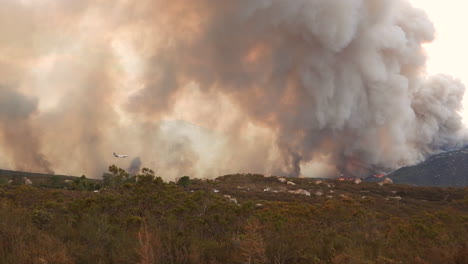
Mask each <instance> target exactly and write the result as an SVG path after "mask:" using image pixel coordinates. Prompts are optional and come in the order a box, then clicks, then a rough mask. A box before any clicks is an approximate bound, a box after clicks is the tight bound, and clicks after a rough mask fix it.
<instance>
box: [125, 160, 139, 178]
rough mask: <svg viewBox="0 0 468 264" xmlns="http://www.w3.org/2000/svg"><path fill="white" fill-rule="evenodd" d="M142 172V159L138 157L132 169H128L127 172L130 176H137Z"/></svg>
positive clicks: (131, 165)
mask: <svg viewBox="0 0 468 264" xmlns="http://www.w3.org/2000/svg"><path fill="white" fill-rule="evenodd" d="M140 170H141V159H140V157H136V158H134V159H133V160H132V162H131V163H130V167H128V169H127V171H128V173H129V174H130V175H136V174H138V173H139V172H140Z"/></svg>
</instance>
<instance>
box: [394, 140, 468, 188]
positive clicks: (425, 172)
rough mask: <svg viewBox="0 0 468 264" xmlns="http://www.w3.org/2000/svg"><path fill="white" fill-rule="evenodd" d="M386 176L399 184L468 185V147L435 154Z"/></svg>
mask: <svg viewBox="0 0 468 264" xmlns="http://www.w3.org/2000/svg"><path fill="white" fill-rule="evenodd" d="M386 177H388V178H390V179H392V180H393V182H394V183H397V184H408V185H415V186H443V187H465V186H468V148H467V147H465V148H463V149H460V150H455V151H447V152H444V153H440V154H437V155H434V156H432V157H430V158H429V159H427V160H426V161H424V162H422V163H419V164H417V165H414V166H409V167H403V168H400V169H398V170H396V171H394V172H392V173H390V174H389V175H387V176H386Z"/></svg>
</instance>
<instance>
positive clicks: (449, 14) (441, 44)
mask: <svg viewBox="0 0 468 264" xmlns="http://www.w3.org/2000/svg"><path fill="white" fill-rule="evenodd" d="M411 2H412V3H413V4H414V5H415V6H416V7H420V8H422V9H424V10H426V12H427V14H428V15H429V18H430V19H431V20H432V21H433V22H434V25H435V28H436V31H437V33H436V34H437V35H436V40H435V41H434V42H433V43H431V44H428V45H426V50H427V52H428V54H429V62H428V71H429V73H431V74H435V73H447V74H450V75H452V76H454V77H456V78H459V79H460V80H462V82H463V83H464V84H465V85H467V84H468V68H467V66H466V61H467V60H468V49H467V47H468V34H467V33H466V29H465V26H466V25H468V17H467V16H466V9H467V8H468V2H466V1H460V0H446V1H440V0H411ZM463 105H464V111H463V118H464V123H465V124H468V96H466V95H465V98H464V100H463Z"/></svg>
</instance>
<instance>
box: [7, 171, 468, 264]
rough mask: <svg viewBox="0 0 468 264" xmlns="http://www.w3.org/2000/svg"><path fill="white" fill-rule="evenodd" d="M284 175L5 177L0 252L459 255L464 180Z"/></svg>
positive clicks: (80, 259)
mask: <svg viewBox="0 0 468 264" xmlns="http://www.w3.org/2000/svg"><path fill="white" fill-rule="evenodd" d="M288 180H290V181H293V182H294V183H295V185H292V184H285V183H281V182H280V181H278V178H277V177H265V176H263V175H253V174H238V175H227V176H223V177H219V178H217V179H215V180H201V179H192V178H190V177H188V176H185V177H182V178H181V179H180V180H179V182H169V183H166V182H164V181H163V180H162V179H161V178H160V177H158V176H157V175H156V174H155V172H154V171H152V170H150V169H143V170H142V172H141V173H140V174H138V175H135V176H131V175H129V174H128V173H127V172H126V171H125V170H123V169H120V168H117V167H115V166H111V167H110V168H109V172H107V173H105V174H104V175H103V179H102V180H100V181H96V180H89V179H87V178H86V177H84V176H82V177H80V178H74V179H70V178H61V177H49V178H48V179H43V180H42V181H41V182H38V181H36V182H35V181H34V180H33V182H34V184H33V185H32V186H27V185H14V184H11V183H10V184H8V183H7V182H6V181H3V182H2V183H3V184H2V185H1V186H0V263H4V264H9V263H12V264H13V263H14V264H18V263H19V264H21V263H41V264H42V263H48V264H52V263H61V264H62V263H64V264H66V263H142V264H149V263H171V264H172V263H174V264H175V263H210V264H216V263H219V264H221V263H223V264H224V263H233V264H234V263H239V264H240V263H251V264H254V263H258V264H263V263H265V264H266V263H268V264H270V263H271V264H287V263H304V264H311V263H317V264H318V263H324V264H325V263H327V264H328V263H331V264H342V263H343V264H344V263H356V264H358V263H359V264H363V263H364V264H373V263H375V264H377V263H378V264H385V263H387V264H396V263H418V264H426V263H427V264H432V263H434V264H436V263H437V264H439V263H448V264H449V263H453V264H463V263H468V189H467V188H464V189H463V188H458V189H456V188H436V187H431V188H424V187H410V186H403V185H384V186H379V185H378V184H376V183H362V184H353V183H350V182H339V181H331V180H330V181H325V180H324V181H323V182H320V181H317V180H312V179H288ZM299 189H303V190H307V191H308V192H310V193H311V195H310V196H308V195H303V194H297V193H291V192H290V191H295V190H299ZM234 198H235V199H234Z"/></svg>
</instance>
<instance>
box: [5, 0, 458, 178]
mask: <svg viewBox="0 0 468 264" xmlns="http://www.w3.org/2000/svg"><path fill="white" fill-rule="evenodd" d="M39 2H40V3H39ZM0 20H1V21H0V22H1V23H0V35H1V37H0V38H1V39H0V40H1V42H0V43H1V44H0V54H2V56H0V66H1V68H0V69H1V70H2V71H3V73H4V75H5V76H6V75H9V76H13V77H9V78H10V79H11V80H7V79H5V80H0V87H9V88H8V89H5V88H0V89H1V90H0V98H1V99H0V100H1V101H2V102H3V101H5V102H6V103H5V106H4V105H3V103H2V105H1V106H0V120H1V121H0V122H1V126H0V129H1V130H0V133H1V134H2V136H3V140H2V142H3V143H2V145H3V146H5V147H4V148H2V149H1V150H0V152H2V153H1V154H2V155H0V156H5V157H8V160H9V161H3V163H0V165H2V166H10V167H15V168H21V167H20V166H25V167H24V168H25V169H38V170H49V169H50V168H53V169H55V170H56V171H60V173H74V174H81V173H88V174H92V175H91V177H93V176H95V177H96V176H98V175H99V173H100V172H102V171H103V170H104V169H105V168H106V167H107V166H108V165H109V164H111V163H114V162H117V161H115V160H113V159H112V156H111V153H112V152H114V151H115V152H118V151H116V149H119V150H123V151H125V153H126V154H129V155H131V156H133V157H136V156H138V157H141V162H142V164H143V166H146V167H151V168H155V169H157V170H158V172H159V173H160V174H161V176H163V177H176V176H181V175H187V174H190V175H193V176H200V177H210V176H217V175H218V174H221V173H229V172H238V171H249V172H261V173H277V174H286V175H293V176H298V175H300V174H301V168H309V172H307V173H305V174H307V175H309V176H310V175H312V174H314V176H333V175H335V176H337V175H339V174H340V173H345V174H353V175H365V174H367V173H370V172H372V171H374V170H391V169H393V168H397V167H398V166H401V165H406V164H411V163H415V162H418V161H420V160H422V159H424V158H425V157H426V156H427V155H429V154H431V153H435V152H437V151H440V150H443V149H449V148H455V147H458V146H460V145H461V144H464V143H465V142H466V134H465V128H464V127H463V126H462V122H461V117H460V115H459V113H458V111H459V110H460V108H461V99H462V97H463V93H464V86H463V85H462V84H461V83H460V82H459V81H457V80H455V79H453V78H451V77H449V76H428V75H427V74H426V72H425V63H426V55H425V54H424V50H423V49H422V47H421V44H423V43H426V42H430V41H432V40H433V38H434V28H433V26H432V24H431V22H430V21H429V20H428V18H427V17H426V15H425V13H424V12H423V11H422V10H419V9H415V8H413V7H412V6H411V5H410V4H409V3H408V1H407V0H346V1H343V0H296V1H283V0H226V1H214V0H173V1H162V0H141V1H136V2H135V1H126V0H112V1H111V0H103V1H97V2H96V1H72V2H70V1H58V2H57V1H52V0H45V1H16V0H5V1H4V3H3V2H2V6H1V7H0ZM12 25H14V26H12ZM10 97H11V98H10ZM14 97H16V99H15V98H14ZM12 102H13V103H12ZM25 145H27V146H25ZM118 162H119V163H120V164H119V163H118V164H117V165H120V166H122V167H128V166H129V164H127V163H125V162H128V161H127V160H119V161H118ZM310 168H312V169H310Z"/></svg>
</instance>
